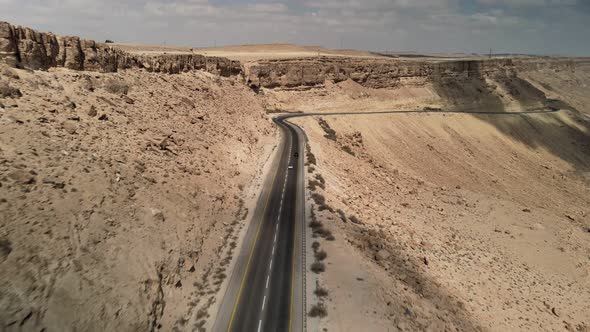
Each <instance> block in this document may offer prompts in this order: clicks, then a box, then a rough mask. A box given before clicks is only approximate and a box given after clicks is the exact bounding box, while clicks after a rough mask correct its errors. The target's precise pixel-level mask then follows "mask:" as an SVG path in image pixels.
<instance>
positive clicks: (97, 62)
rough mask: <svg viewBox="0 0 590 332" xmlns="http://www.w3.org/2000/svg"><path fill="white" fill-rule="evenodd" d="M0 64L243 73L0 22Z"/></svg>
mask: <svg viewBox="0 0 590 332" xmlns="http://www.w3.org/2000/svg"><path fill="white" fill-rule="evenodd" d="M0 63H6V64H8V65H10V66H12V67H22V68H27V69H34V70H46V69H49V68H51V67H65V68H69V69H74V70H92V71H101V72H116V71H117V70H119V69H125V68H131V67H140V68H145V69H146V70H148V71H154V72H164V73H171V74H173V73H179V72H183V71H190V70H204V71H207V72H210V73H214V74H218V75H221V76H232V75H239V74H241V73H242V67H241V64H240V63H239V62H238V61H232V60H229V59H226V58H220V57H207V56H204V55H200V54H163V55H135V54H129V53H126V52H124V51H122V50H119V49H116V48H113V47H111V46H108V45H107V44H101V43H96V42H95V41H93V40H86V39H80V38H79V37H71V36H68V37H62V36H57V35H54V34H52V33H45V32H38V31H35V30H32V29H29V28H24V27H20V26H13V25H11V24H9V23H7V22H0Z"/></svg>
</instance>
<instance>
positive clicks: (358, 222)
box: [348, 215, 362, 224]
mask: <svg viewBox="0 0 590 332" xmlns="http://www.w3.org/2000/svg"><path fill="white" fill-rule="evenodd" d="M348 220H350V222H351V223H353V224H362V222H361V221H360V220H359V219H358V218H357V217H356V216H354V215H351V216H350V217H348Z"/></svg>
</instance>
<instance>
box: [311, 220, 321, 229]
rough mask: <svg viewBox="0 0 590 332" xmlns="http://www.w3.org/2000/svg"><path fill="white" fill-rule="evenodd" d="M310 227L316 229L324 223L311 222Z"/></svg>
mask: <svg viewBox="0 0 590 332" xmlns="http://www.w3.org/2000/svg"><path fill="white" fill-rule="evenodd" d="M309 227H311V228H313V229H316V228H320V227H322V223H321V222H319V221H317V220H312V221H310V222H309Z"/></svg>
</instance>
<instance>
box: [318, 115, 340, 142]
mask: <svg viewBox="0 0 590 332" xmlns="http://www.w3.org/2000/svg"><path fill="white" fill-rule="evenodd" d="M318 123H319V125H320V127H322V129H323V130H324V132H325V133H326V134H325V135H324V137H325V138H327V139H330V140H332V141H336V131H335V130H334V129H332V128H331V127H330V125H329V124H328V122H327V121H326V120H324V119H323V118H320V119H319V120H318Z"/></svg>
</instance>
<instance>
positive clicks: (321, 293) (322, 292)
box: [313, 285, 328, 297]
mask: <svg viewBox="0 0 590 332" xmlns="http://www.w3.org/2000/svg"><path fill="white" fill-rule="evenodd" d="M313 293H314V294H315V295H316V296H317V297H325V296H328V290H327V289H325V288H323V287H321V286H320V285H317V286H316V288H315V291H314V292H313Z"/></svg>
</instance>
